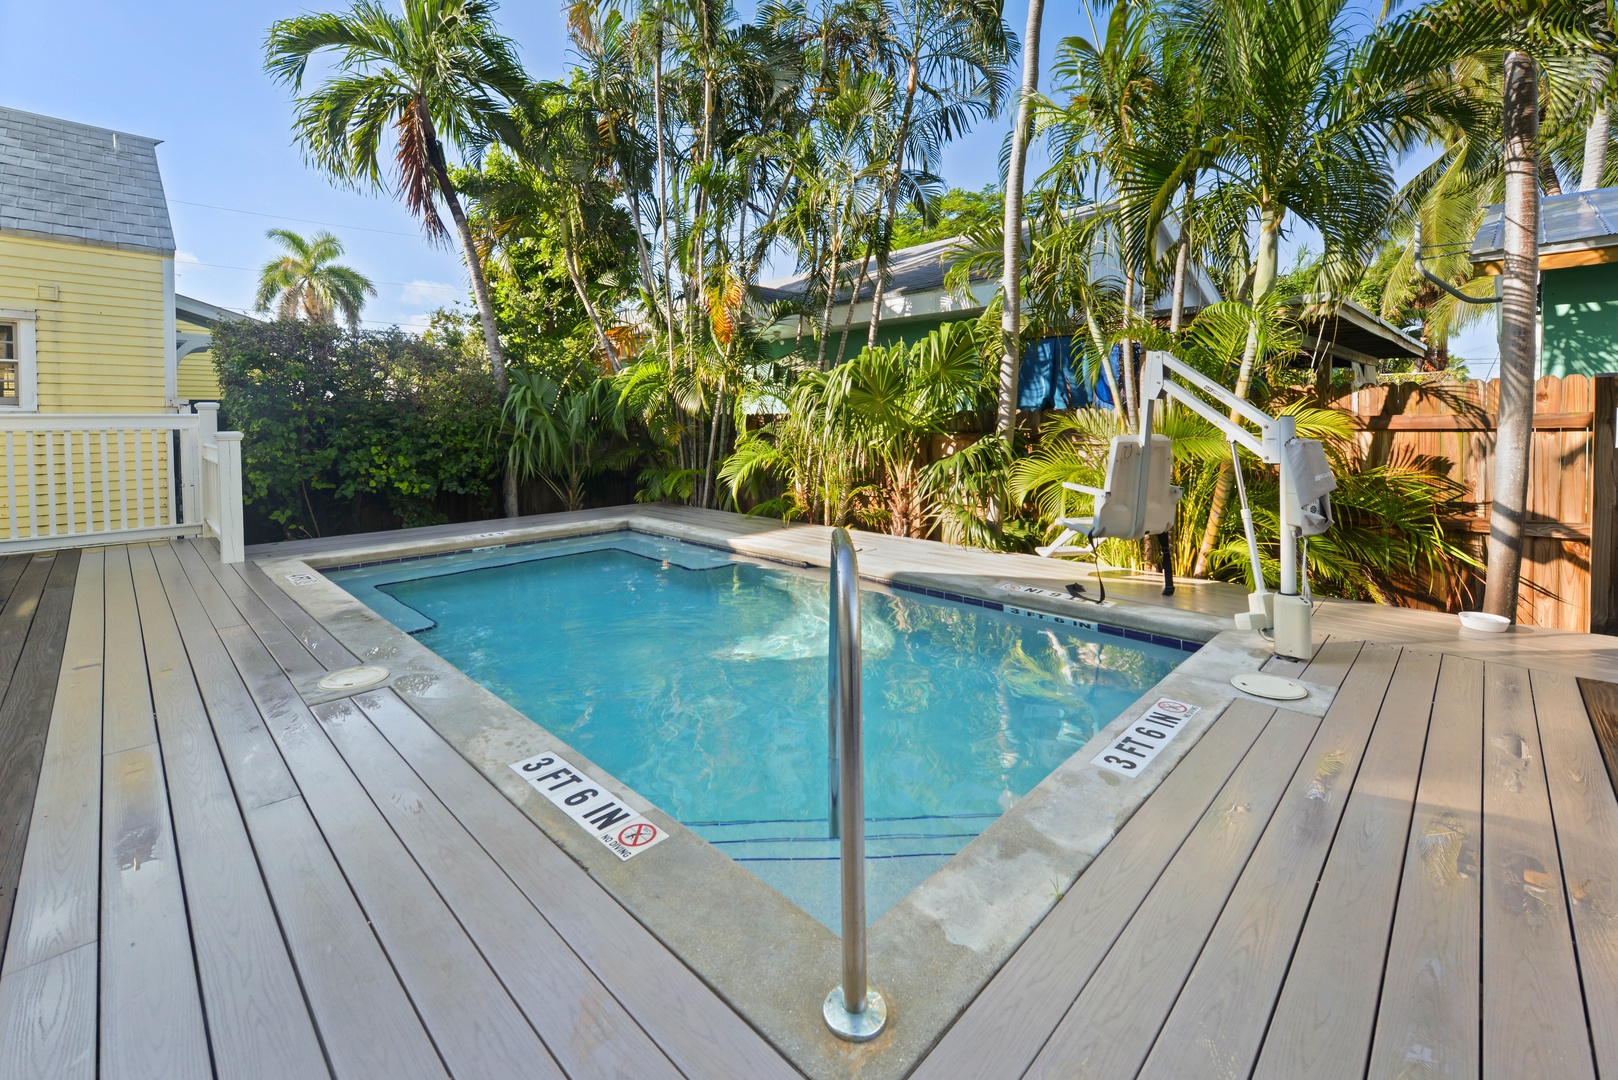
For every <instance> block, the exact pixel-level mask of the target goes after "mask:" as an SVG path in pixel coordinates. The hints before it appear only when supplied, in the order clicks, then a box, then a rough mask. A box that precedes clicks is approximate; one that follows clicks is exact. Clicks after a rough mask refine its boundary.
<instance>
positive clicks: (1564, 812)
mask: <svg viewBox="0 0 1618 1080" xmlns="http://www.w3.org/2000/svg"><path fill="white" fill-rule="evenodd" d="M0 603H3V606H0V784H3V785H4V786H3V787H0V927H3V926H5V922H4V920H5V919H7V918H8V917H9V934H7V935H5V936H4V938H3V941H4V953H3V957H0V1077H4V1078H5V1080H13V1078H17V1080H22V1078H35V1077H38V1078H49V1080H57V1078H64V1080H65V1078H75V1077H92V1076H107V1077H114V1076H117V1077H122V1076H131V1077H137V1076H138V1077H160V1078H165V1080H166V1078H170V1077H173V1078H185V1077H205V1076H219V1077H251V1078H266V1080H268V1078H280V1077H285V1078H289V1080H291V1078H298V1080H303V1078H309V1077H324V1076H332V1077H338V1078H349V1077H378V1078H381V1077H386V1078H388V1080H394V1078H400V1077H406V1078H408V1077H434V1076H436V1077H444V1076H457V1077H467V1078H474V1077H475V1078H483V1077H503V1076H511V1077H518V1076H521V1077H525V1078H526V1077H542V1076H566V1077H573V1078H578V1077H632V1078H642V1077H646V1078H655V1077H661V1076H669V1077H674V1076H684V1077H687V1078H690V1080H707V1078H710V1077H711V1078H722V1077H736V1078H738V1080H763V1078H768V1077H787V1076H793V1075H797V1073H796V1071H795V1070H794V1069H793V1068H792V1067H791V1066H790V1065H789V1064H787V1062H786V1061H785V1060H784V1059H783V1058H782V1057H781V1056H780V1055H779V1054H777V1053H776V1052H775V1050H773V1049H772V1048H771V1047H770V1046H769V1045H767V1044H766V1043H765V1042H764V1041H763V1039H762V1038H761V1037H760V1036H759V1035H757V1034H756V1033H755V1032H754V1031H753V1030H752V1029H751V1028H750V1027H749V1026H748V1025H747V1024H746V1023H744V1022H743V1021H742V1020H741V1019H740V1018H739V1017H738V1016H737V1015H736V1014H735V1013H733V1012H732V1011H731V1010H730V1009H729V1008H728V1007H727V1006H726V1004H725V1003H724V1002H723V1001H722V1000H721V999H720V998H719V997H717V996H716V995H715V994H713V993H712V992H711V991H710V990H709V989H708V988H707V987H706V986H705V985H704V984H703V983H701V982H700V981H699V980H698V979H697V978H696V977H695V976H694V975H693V974H691V972H690V971H689V970H688V969H687V968H686V967H685V966H684V965H683V964H681V963H680V961H679V960H678V959H677V958H676V957H674V956H673V955H672V954H671V953H669V952H668V951H667V950H666V949H665V948H664V947H663V946H662V945H660V944H659V943H658V942H657V941H656V940H655V939H653V938H652V937H651V935H649V934H648V933H647V932H646V931H645V930H644V929H643V928H642V927H641V926H640V924H639V923H637V922H636V921H635V920H634V919H633V918H632V917H630V916H629V915H628V914H627V913H626V912H625V911H624V910H623V909H622V908H621V907H619V906H618V904H617V903H616V902H614V901H613V900H612V898H611V897H610V896H609V895H608V894H607V893H606V892H605V891H603V890H602V889H600V888H599V887H598V886H596V885H595V884H594V883H593V882H592V880H591V879H590V878H589V877H588V876H587V875H585V873H584V872H583V871H582V870H581V869H580V868H579V867H578V866H577V865H576V864H575V863H574V862H573V861H572V860H571V859H569V858H568V857H567V856H566V855H565V854H564V853H563V852H561V851H560V850H559V849H558V848H557V847H556V846H555V845H554V844H553V843H552V842H551V841H550V840H549V839H548V838H547V837H546V836H545V835H544V834H543V833H542V832H540V831H539V830H538V829H537V828H536V827H535V826H534V825H532V824H531V822H530V821H529V820H528V819H527V818H526V817H525V816H524V815H523V814H522V813H521V812H520V811H518V810H517V809H516V808H515V807H514V806H513V805H512V804H511V803H509V802H508V801H507V800H506V798H505V797H504V796H503V795H502V794H500V793H499V792H498V791H497V790H496V789H495V788H493V787H492V786H491V785H489V784H488V783H487V782H486V781H485V780H484V779H483V778H482V777H481V776H480V775H479V774H478V773H477V772H476V771H475V770H474V769H473V768H472V767H471V766H470V765H469V764H467V763H466V762H465V761H464V760H463V759H462V758H461V757H460V755H459V754H457V753H456V752H455V751H454V750H453V749H452V748H451V747H450V746H449V745H448V744H447V743H446V742H444V741H443V740H442V739H441V738H440V737H439V736H438V735H437V734H436V733H435V732H433V730H432V729H431V728H430V727H428V725H427V724H426V723H425V722H424V721H423V720H421V719H420V718H419V717H418V716H416V715H415V713H413V712H412V711H411V710H410V709H409V708H408V707H406V706H405V705H404V703H403V702H402V701H401V700H400V699H399V698H397V697H395V696H393V695H392V694H391V693H390V692H387V691H383V692H373V693H370V694H367V695H365V696H364V697H363V698H355V699H347V700H343V701H338V702H334V703H330V704H326V705H317V706H314V707H313V708H311V707H309V706H307V705H306V704H305V703H304V700H303V699H302V697H300V695H299V694H298V693H297V691H296V690H295V689H294V687H293V682H292V680H293V679H294V678H301V677H305V676H308V675H310V674H315V673H319V672H320V671H323V670H328V669H336V668H341V667H345V666H348V665H350V664H353V663H354V662H355V661H354V658H353V656H352V655H350V654H349V653H348V652H347V651H346V650H345V649H344V648H343V646H342V645H341V644H340V643H338V642H337V641H336V640H334V639H333V638H332V637H331V636H330V635H329V634H327V633H326V632H325V631H324V630H323V629H321V628H320V627H319V626H318V625H317V624H315V623H313V622H312V621H311V620H309V619H308V618H307V617H306V616H304V615H303V614H302V611H301V609H299V608H298V607H297V606H296V605H295V604H292V603H291V602H290V601H289V600H288V599H287V597H286V596H285V594H284V593H282V592H281V591H280V590H279V589H278V588H277V587H276V586H274V585H273V584H272V583H271V582H269V581H268V580H267V579H266V578H264V577H263V576H262V575H261V574H260V573H259V572H258V571H257V570H256V569H255V568H253V567H252V566H251V565H248V566H245V567H233V566H225V565H221V564H220V563H219V562H218V560H217V558H216V556H215V555H214V554H213V552H212V550H211V548H210V547H208V546H206V545H200V544H193V543H191V542H189V541H177V542H173V543H162V544H153V545H150V546H146V545H142V546H131V547H128V548H108V549H97V550H89V551H85V552H82V553H66V554H62V555H57V556H55V557H54V558H52V557H46V558H36V559H28V558H26V557H22V558H13V559H9V560H5V561H0ZM69 613H71V615H69ZM1353 619H1355V620H1359V621H1358V622H1353V621H1352V620H1348V619H1345V620H1342V621H1340V622H1339V623H1337V624H1332V623H1331V621H1330V620H1329V619H1328V618H1323V619H1322V623H1323V624H1326V625H1328V626H1329V627H1331V629H1332V630H1333V632H1334V633H1335V632H1338V631H1339V630H1340V629H1342V627H1343V626H1345V625H1350V624H1351V625H1352V626H1353V627H1354V629H1355V630H1356V631H1358V630H1362V629H1363V630H1364V631H1365V633H1363V634H1362V635H1361V636H1365V637H1374V638H1376V639H1377V640H1381V641H1384V642H1388V643H1387V644H1366V643H1362V642H1361V641H1360V640H1358V639H1357V638H1350V637H1340V638H1339V637H1333V638H1331V639H1329V640H1327V641H1326V642H1325V644H1323V645H1322V646H1321V648H1320V649H1319V651H1318V652H1317V653H1316V656H1315V658H1314V660H1313V661H1312V662H1311V663H1309V664H1307V665H1286V664H1280V663H1274V662H1272V663H1273V664H1274V667H1275V668H1276V669H1278V670H1283V671H1287V670H1290V671H1292V672H1293V673H1298V674H1301V675H1302V676H1303V677H1304V678H1306V679H1308V680H1310V681H1313V682H1317V683H1329V684H1332V685H1336V686H1338V687H1340V689H1339V692H1338V695H1337V698H1336V700H1335V702H1334V704H1333V705H1332V707H1331V709H1330V710H1329V711H1328V712H1327V713H1326V715H1325V717H1324V718H1317V717H1313V716H1307V715H1303V714H1300V713H1294V712H1290V711H1288V710H1285V709H1276V708H1272V707H1270V706H1261V705H1258V704H1256V703H1252V702H1238V703H1237V704H1236V705H1233V706H1232V707H1231V708H1230V709H1229V710H1228V711H1227V712H1226V713H1225V715H1224V716H1223V717H1222V718H1221V719H1220V720H1219V721H1218V722H1217V723H1216V724H1215V725H1214V726H1213V727H1212V728H1210V729H1209V731H1208V732H1207V733H1206V734H1205V735H1204V736H1203V737H1202V738H1201V740H1200V741H1199V742H1198V744H1197V745H1196V746H1195V747H1194V748H1193V750H1192V751H1191V752H1190V753H1189V754H1188V755H1187V756H1186V758H1185V759H1184V761H1182V762H1181V763H1180V765H1179V766H1178V767H1177V768H1176V769H1175V770H1174V771H1173V772H1172V773H1171V774H1170V775H1169V777H1168V778H1167V779H1166V780H1165V781H1164V783H1163V784H1162V786H1161V787H1160V788H1158V790H1157V791H1156V792H1155V793H1154V794H1152V796H1151V797H1150V798H1148V799H1147V801H1146V802H1145V803H1144V804H1143V805H1142V806H1141V808H1140V809H1139V810H1138V811H1137V812H1136V814H1135V815H1134V817H1133V818H1131V819H1130V821H1129V822H1128V823H1127V824H1126V825H1125V827H1124V828H1123V830H1122V831H1121V832H1120V833H1119V834H1118V836H1117V837H1116V838H1115V839H1114V840H1113V841H1112V842H1111V843H1110V844H1109V845H1108V846H1107V847H1106V848H1105V849H1104V850H1103V851H1102V853H1101V854H1100V855H1099V856H1098V857H1097V858H1096V860H1095V862H1094V863H1093V864H1092V865H1091V866H1090V868H1089V869H1088V870H1087V871H1086V872H1085V873H1084V874H1083V875H1082V876H1081V877H1080V878H1079V880H1078V882H1077V883H1076V884H1075V885H1074V886H1073V887H1072V888H1071V889H1070V890H1068V892H1067V893H1066V895H1065V896H1064V897H1063V898H1062V899H1061V900H1060V901H1059V902H1058V903H1057V904H1056V906H1055V907H1054V908H1053V909H1052V911H1051V913H1050V914H1049V915H1048V916H1047V917H1046V918H1045V920H1044V922H1043V923H1041V924H1040V925H1039V927H1038V928H1037V929H1036V930H1035V931H1034V932H1033V934H1032V935H1031V936H1030V937H1029V938H1028V939H1027V940H1026V941H1025V942H1024V944H1023V945H1022V947H1021V948H1020V949H1019V950H1018V951H1017V952H1016V953H1015V954H1014V955H1013V956H1012V958H1011V960H1010V961H1009V962H1008V963H1007V964H1006V965H1005V966H1004V967H1003V968H1002V969H1001V970H1000V972H999V973H998V974H997V975H996V976H995V977H994V978H993V979H992V980H991V981H990V982H989V984H988V985H987V986H986V987H985V988H984V990H983V991H982V993H981V994H980V995H979V996H978V998H977V1000H976V1001H975V1002H974V1003H973V1004H972V1005H971V1006H969V1007H968V1009H967V1010H966V1011H965V1013H964V1014H963V1015H962V1016H961V1017H960V1018H959V1019H958V1020H957V1022H956V1023H955V1024H954V1026H953V1027H952V1028H950V1030H949V1031H947V1032H946V1033H945V1034H944V1036H943V1038H942V1039H941V1041H940V1042H939V1043H938V1044H937V1045H936V1046H935V1047H934V1048H933V1050H932V1052H931V1054H930V1056H928V1057H927V1058H926V1059H925V1060H924V1061H923V1062H922V1063H921V1064H920V1065H919V1066H918V1067H917V1069H916V1071H915V1073H914V1075H915V1076H916V1077H918V1078H932V1080H954V1078H992V1077H1019V1076H1037V1077H1063V1078H1068V1077H1085V1078H1090V1077H1114V1076H1116V1077H1136V1076H1142V1077H1160V1078H1203V1077H1266V1078H1286V1080H1293V1078H1301V1077H1308V1078H1310V1080H1315V1078H1319V1077H1337V1076H1341V1077H1351V1076H1352V1077H1366V1076H1370V1077H1378V1078H1382V1077H1386V1078H1396V1077H1422V1076H1435V1077H1436V1076H1442V1077H1477V1076H1485V1077H1490V1078H1502V1080H1504V1078H1513V1080H1514V1078H1527V1077H1548V1078H1557V1080H1561V1078H1568V1080H1579V1078H1586V1077H1595V1076H1598V1075H1600V1076H1607V1077H1611V1078H1614V1080H1618V800H1615V798H1614V793H1613V788H1612V786H1611V783H1610V782H1609V779H1608V776H1607V773H1606V769H1605V767H1604V764H1603V759H1602V754H1601V750H1600V749H1599V747H1598V745H1597V739H1596V735H1595V732H1594V730H1593V729H1592V726H1591V722H1590V719H1589V716H1588V714H1587V711H1586V705H1585V699H1584V696H1583V695H1582V694H1581V689H1580V685H1579V680H1578V678H1577V677H1576V676H1578V675H1601V674H1603V673H1604V668H1603V667H1602V665H1599V664H1598V665H1594V667H1595V670H1589V669H1588V667H1587V666H1586V665H1583V664H1582V663H1581V659H1582V658H1583V657H1586V656H1592V655H1605V650H1606V646H1605V643H1604V642H1603V641H1601V640H1599V639H1593V640H1591V639H1580V638H1579V637H1578V636H1577V635H1567V636H1566V637H1567V638H1568V639H1569V640H1568V642H1567V643H1566V646H1565V647H1564V648H1560V650H1558V647H1557V646H1555V645H1552V646H1547V645H1545V644H1544V642H1543V640H1542V639H1530V640H1536V641H1538V648H1539V649H1540V650H1541V652H1539V653H1536V652H1535V651H1534V650H1532V649H1530V650H1527V652H1526V653H1525V655H1527V656H1529V657H1530V659H1531V660H1532V661H1533V662H1531V663H1529V664H1528V665H1527V666H1522V665H1514V664H1511V663H1508V662H1505V660H1504V659H1503V658H1505V657H1509V655H1510V654H1509V652H1503V651H1502V649H1503V648H1504V647H1505V644H1506V643H1505V642H1496V641H1490V642H1487V643H1486V646H1487V648H1486V650H1484V649H1481V648H1480V647H1477V646H1475V645H1474V644H1473V643H1472V642H1470V641H1469V640H1468V639H1465V638H1464V637H1462V636H1460V635H1457V634H1454V633H1449V634H1448V635H1447V636H1446V635H1445V634H1444V633H1441V632H1440V629H1441V628H1439V627H1438V626H1437V624H1431V625H1428V624H1425V623H1420V622H1419V621H1418V622H1416V623H1410V624H1407V623H1405V622H1404V621H1403V620H1402V613H1394V612H1388V613H1384V614H1383V617H1382V618H1381V619H1380V621H1372V620H1370V618H1369V617H1368V616H1366V615H1365V614H1364V613H1355V614H1354V616H1353ZM1407 625H1408V626H1411V627H1414V629H1410V630H1408V631H1406V632H1407V633H1408V634H1409V635H1410V636H1411V637H1413V638H1415V642H1414V644H1412V642H1411V641H1408V640H1401V638H1400V634H1401V632H1402V631H1401V629H1400V628H1401V627H1406V626H1407ZM1508 637H1509V636H1508ZM1541 653H1543V654H1544V655H1552V654H1555V657H1553V662H1550V663H1548V664H1540V663H1538V662H1537V661H1538V658H1539V656H1540V655H1541ZM1589 689H1590V688H1588V687H1587V691H1588V690H1589ZM1594 689H1595V690H1596V691H1597V692H1600V690H1601V688H1600V687H1595V688H1594ZM1592 700H1594V699H1592ZM24 849H25V853H24ZM8 875H9V877H8ZM11 881H15V883H16V884H15V890H14V894H13V889H12V886H11V885H10V882H11ZM13 895H14V903H13ZM810 1007H813V1003H810ZM899 1007H900V1008H901V1009H902V1003H899ZM850 1060H851V1062H855V1061H857V1059H854V1058H851V1059H850ZM848 1075H850V1076H856V1075H859V1070H858V1068H857V1064H851V1065H850V1071H849V1073H848Z"/></svg>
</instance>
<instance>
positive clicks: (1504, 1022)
mask: <svg viewBox="0 0 1618 1080" xmlns="http://www.w3.org/2000/svg"><path fill="white" fill-rule="evenodd" d="M1483 730H1484V743H1483V745H1484V751H1483V753H1484V760H1483V1075H1484V1076H1486V1077H1492V1076H1511V1077H1516V1076H1555V1077H1557V1078H1558V1080H1580V1078H1583V1077H1591V1076H1594V1075H1595V1066H1594V1062H1593V1060H1592V1058H1591V1049H1590V1031H1589V1028H1588V1027H1587V1026H1586V1021H1585V1014H1584V1001H1583V999H1582V996H1581V994H1580V991H1579V974H1578V969H1577V966H1576V961H1575V959H1574V953H1573V935H1572V928H1571V925H1570V923H1569V920H1568V909H1567V899H1566V896H1565V894H1564V891H1563V887H1562V868H1561V860H1560V858H1559V857H1558V855H1557V850H1556V833H1555V828H1554V825H1553V824H1552V820H1551V806H1550V798H1549V794H1548V792H1547V790H1546V780H1545V766H1544V762H1543V761H1542V759H1541V757H1540V742H1539V731H1538V725H1537V724H1536V722H1535V717H1534V703H1533V699H1532V697H1531V693H1530V689H1529V676H1528V672H1527V671H1525V670H1524V669H1522V668H1517V667H1510V666H1506V665H1503V664H1486V665H1485V666H1484V671H1483Z"/></svg>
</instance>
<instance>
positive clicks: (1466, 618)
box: [1461, 611, 1511, 634]
mask: <svg viewBox="0 0 1618 1080" xmlns="http://www.w3.org/2000/svg"><path fill="white" fill-rule="evenodd" d="M1461 625H1462V626H1464V627H1466V628H1467V629H1468V630H1481V631H1483V632H1484V633H1485V634H1503V633H1505V632H1506V631H1507V630H1509V629H1511V620H1510V619H1508V618H1506V617H1505V616H1504V615H1490V614H1488V613H1487V612H1483V611H1463V612H1461Z"/></svg>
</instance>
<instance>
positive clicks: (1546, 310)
mask: <svg viewBox="0 0 1618 1080" xmlns="http://www.w3.org/2000/svg"><path fill="white" fill-rule="evenodd" d="M1540 282H1541V284H1540V290H1541V292H1540V318H1541V320H1542V321H1543V324H1544V325H1543V333H1544V337H1543V339H1542V345H1541V368H1540V374H1542V375H1554V376H1556V377H1557V378H1561V377H1562V376H1565V375H1605V374H1610V373H1613V372H1618V263H1605V264H1602V265H1599V266H1578V267H1570V268H1568V269H1565V270H1546V271H1544V272H1543V273H1542V275H1541V278H1540Z"/></svg>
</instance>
